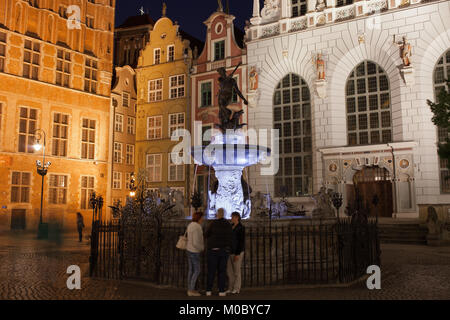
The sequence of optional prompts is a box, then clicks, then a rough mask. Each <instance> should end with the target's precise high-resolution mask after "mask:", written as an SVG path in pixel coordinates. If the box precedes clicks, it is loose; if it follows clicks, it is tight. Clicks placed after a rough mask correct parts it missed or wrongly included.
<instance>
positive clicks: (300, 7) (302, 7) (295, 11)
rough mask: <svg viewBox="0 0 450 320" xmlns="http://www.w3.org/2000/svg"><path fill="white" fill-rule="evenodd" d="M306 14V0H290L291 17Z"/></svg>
mask: <svg viewBox="0 0 450 320" xmlns="http://www.w3.org/2000/svg"><path fill="white" fill-rule="evenodd" d="M305 14H306V0H292V17H293V18H295V17H299V16H304V15H305Z"/></svg>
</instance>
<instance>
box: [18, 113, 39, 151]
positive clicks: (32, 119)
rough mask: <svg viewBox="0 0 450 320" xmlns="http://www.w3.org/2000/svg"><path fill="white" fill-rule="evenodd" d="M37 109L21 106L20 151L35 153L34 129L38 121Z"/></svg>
mask: <svg viewBox="0 0 450 320" xmlns="http://www.w3.org/2000/svg"><path fill="white" fill-rule="evenodd" d="M37 113H38V111H37V109H32V108H26V107H20V115H19V118H20V119H19V152H27V153H34V149H33V144H34V141H35V136H34V131H35V130H36V123H37Z"/></svg>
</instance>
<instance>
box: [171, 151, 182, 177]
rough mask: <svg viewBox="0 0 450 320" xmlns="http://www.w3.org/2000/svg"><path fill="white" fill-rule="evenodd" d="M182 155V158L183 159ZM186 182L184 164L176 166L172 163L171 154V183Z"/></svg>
mask: <svg viewBox="0 0 450 320" xmlns="http://www.w3.org/2000/svg"><path fill="white" fill-rule="evenodd" d="M182 156H183V155H182V153H181V154H180V157H182ZM183 180H184V164H179V165H177V164H175V163H173V162H172V156H171V154H170V153H169V181H183Z"/></svg>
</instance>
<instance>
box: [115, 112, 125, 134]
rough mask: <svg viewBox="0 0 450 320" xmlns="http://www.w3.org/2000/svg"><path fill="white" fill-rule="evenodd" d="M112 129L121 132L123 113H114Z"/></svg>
mask: <svg viewBox="0 0 450 320" xmlns="http://www.w3.org/2000/svg"><path fill="white" fill-rule="evenodd" d="M114 130H115V131H116V132H123V115H121V114H116V116H115V120H114Z"/></svg>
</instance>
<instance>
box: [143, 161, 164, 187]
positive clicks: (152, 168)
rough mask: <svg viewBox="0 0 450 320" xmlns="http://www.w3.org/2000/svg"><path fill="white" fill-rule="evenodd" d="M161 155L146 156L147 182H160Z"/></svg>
mask: <svg viewBox="0 0 450 320" xmlns="http://www.w3.org/2000/svg"><path fill="white" fill-rule="evenodd" d="M161 158H162V155H161V154H147V165H146V168H147V173H148V181H149V182H160V181H161V162H162V161H161Z"/></svg>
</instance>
